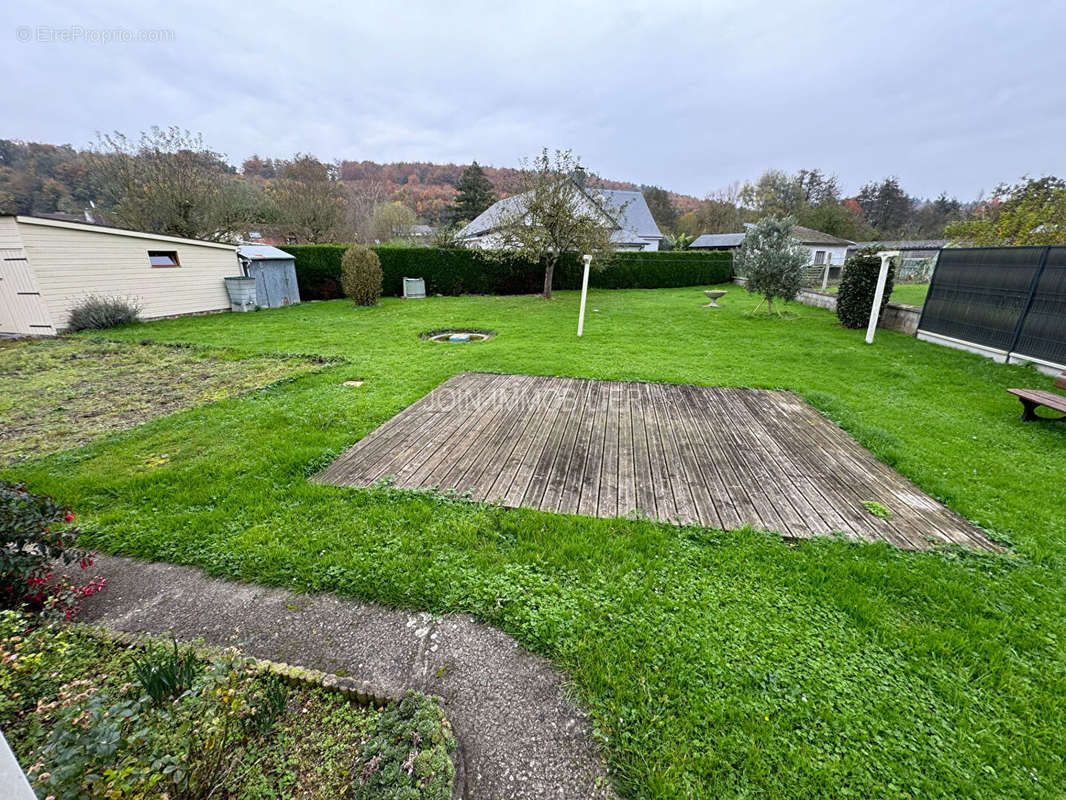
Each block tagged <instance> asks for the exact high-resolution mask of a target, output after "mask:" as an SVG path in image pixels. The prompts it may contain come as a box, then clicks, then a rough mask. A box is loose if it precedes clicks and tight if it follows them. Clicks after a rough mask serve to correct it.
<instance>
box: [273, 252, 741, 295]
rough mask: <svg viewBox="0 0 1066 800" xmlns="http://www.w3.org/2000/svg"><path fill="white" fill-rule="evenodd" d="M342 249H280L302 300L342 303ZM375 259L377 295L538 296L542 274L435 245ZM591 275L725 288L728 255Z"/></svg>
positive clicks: (566, 270) (512, 260)
mask: <svg viewBox="0 0 1066 800" xmlns="http://www.w3.org/2000/svg"><path fill="white" fill-rule="evenodd" d="M347 247H348V246H347V245H342V244H306V245H285V246H283V247H282V248H281V249H282V250H284V251H286V252H288V253H291V254H292V255H293V256H294V257H295V259H296V280H297V282H298V283H299V286H300V297H301V299H303V300H330V299H333V298H336V297H342V296H343V292H342V291H341V286H340V275H341V257H342V256H343V255H344V251H345V250H346V249H347ZM371 249H372V250H373V251H374V252H375V253H377V254H378V258H379V259H380V260H381V271H382V273H383V280H382V294H384V295H385V296H393V297H395V296H398V295H401V294H403V279H404V278H405V277H407V278H425V281H426V292H427V294H443V295H460V294H538V293H540V292H541V291H542V290H543V288H544V268H543V266H542V265H541V264H540V263H538V262H535V261H531V260H529V259H527V258H524V257H522V256H520V255H513V256H510V257H507V258H503V259H501V258H495V257H491V256H488V255H486V254H484V253H483V252H481V251H479V250H462V249H445V248H437V247H394V246H391V245H382V246H377V247H372V248H371ZM595 266H596V262H595V261H594V262H593V270H592V273H591V274H590V276H589V286H591V287H593V288H596V289H665V288H673V287H678V286H703V285H711V284H716V283H727V282H728V281H729V276H730V272H731V270H732V267H733V255H732V253H729V252H721V251H711V252H669V251H668V252H648V253H644V252H639V253H615V254H614V255H613V256H612V257H611V259H610V261H609V263H608V265H607V266H606V267H605V268H604V269H599V270H598V269H596V268H595ZM582 269H583V265H582V263H581V259H580V257H579V256H577V255H576V254H573V253H568V254H566V255H565V256H564V257H563V258H562V260H561V261H560V263H559V265H558V266H557V267H556V270H555V276H554V280H553V288H555V289H580V288H581V273H582Z"/></svg>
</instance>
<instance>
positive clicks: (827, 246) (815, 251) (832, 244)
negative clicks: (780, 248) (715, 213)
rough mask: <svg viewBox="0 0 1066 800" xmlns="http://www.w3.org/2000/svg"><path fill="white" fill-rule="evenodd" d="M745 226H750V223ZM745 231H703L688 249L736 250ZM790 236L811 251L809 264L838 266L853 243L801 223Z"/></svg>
mask: <svg viewBox="0 0 1066 800" xmlns="http://www.w3.org/2000/svg"><path fill="white" fill-rule="evenodd" d="M746 227H749V228H750V227H752V226H751V224H750V223H748V224H747V226H746ZM746 235H747V234H746V233H705V234H703V235H702V236H697V237H696V238H695V239H694V240H693V241H692V244H690V245H689V246H688V249H689V250H736V249H737V248H738V247H740V246H741V245H742V244H743V243H744V237H745V236H746ZM792 236H793V237H794V238H795V239H796V240H797V241H798V242H799V243H800V244H801V245H803V246H804V247H806V248H808V249H809V250H810V252H811V256H810V261H808V262H807V263H808V265H809V266H818V267H821V266H825V265H827V264H828V265H829V266H830V267H834V266H835V267H839V266H841V265H842V264H843V263H844V259H845V258H846V257H847V254H848V248H849V247H851V246H852V245H854V244H855V243H854V242H852V241H849V240H847V239H841V238H840V237H839V236H833V235H832V234H828V233H822V232H821V231H816V230H814V228H804V227H803V226H802V225H794V226H793V227H792ZM830 272H831V273H833V272H836V273H839V270H832V269H831V270H830Z"/></svg>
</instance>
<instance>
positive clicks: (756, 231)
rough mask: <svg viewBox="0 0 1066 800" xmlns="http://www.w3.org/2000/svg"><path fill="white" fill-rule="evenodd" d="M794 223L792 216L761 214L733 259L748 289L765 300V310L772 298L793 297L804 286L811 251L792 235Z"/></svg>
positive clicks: (794, 297)
mask: <svg viewBox="0 0 1066 800" xmlns="http://www.w3.org/2000/svg"><path fill="white" fill-rule="evenodd" d="M794 224H795V219H793V218H792V217H763V218H762V219H761V220H759V222H758V223H757V224H756V225H754V226H753V227H752V228H750V229H749V230H748V232H747V234H746V235H745V236H744V244H742V245H741V246H740V249H739V250H738V251H737V253H736V256H735V259H734V270H735V272H736V273H737V274H738V275H743V276H746V277H747V279H748V285H747V290H748V292H749V293H751V294H761V295H762V296H763V297H764V298H765V299H766V312H767V313H770V312H771V311H772V310H773V303H774V300H775V299H779V300H795V299H796V295H798V294H799V292H800V289H801V288H802V286H803V269H804V267H806V266H807V263H808V261H809V260H810V251H809V250H808V249H807V248H806V247H803V246H802V245H801V244H799V242H797V241H796V240H795V239H794V238H792V226H793V225H794ZM760 305H761V303H760Z"/></svg>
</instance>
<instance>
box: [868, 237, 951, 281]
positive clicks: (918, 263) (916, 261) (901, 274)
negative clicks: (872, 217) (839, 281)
mask: <svg viewBox="0 0 1066 800" xmlns="http://www.w3.org/2000/svg"><path fill="white" fill-rule="evenodd" d="M948 244H950V242H949V241H948V240H947V239H899V240H891V241H889V240H886V241H880V242H855V243H854V244H853V245H852V246H851V247H849V248H848V254H849V255H850V254H851V253H853V252H855V251H857V250H863V249H865V248H867V247H876V248H877V249H878V250H899V254H900V265H899V269H898V270H897V271H896V279H897V280H903V281H919V282H920V281H928V280H929V279H930V278H931V277H932V275H933V268H934V267H935V266H936V261H937V259H938V258H939V257H940V251H941V250H943V249H944V248H945V247H947V246H948Z"/></svg>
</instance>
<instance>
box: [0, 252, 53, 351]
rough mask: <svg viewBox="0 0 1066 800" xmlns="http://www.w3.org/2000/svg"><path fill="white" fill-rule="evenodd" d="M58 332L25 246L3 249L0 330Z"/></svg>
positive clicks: (27, 332)
mask: <svg viewBox="0 0 1066 800" xmlns="http://www.w3.org/2000/svg"><path fill="white" fill-rule="evenodd" d="M55 332H56V329H55V328H54V327H53V326H52V320H51V317H50V315H49V313H48V308H47V307H46V306H45V304H44V300H43V299H42V298H41V293H40V291H38V288H37V281H36V280H34V277H33V272H32V270H30V262H29V260H28V259H27V258H26V251H25V250H23V249H22V248H0V333H18V334H23V335H37V336H50V335H52V334H54V333H55Z"/></svg>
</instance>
